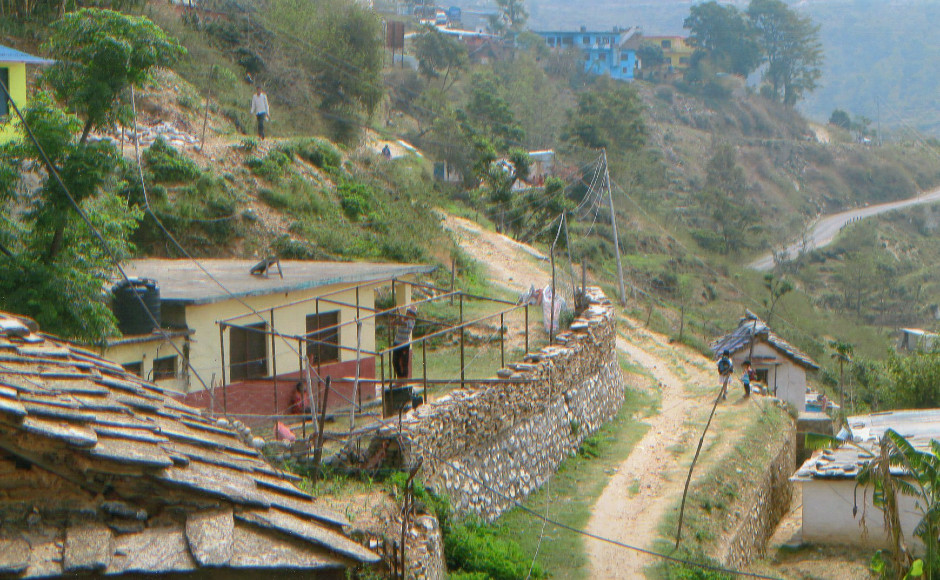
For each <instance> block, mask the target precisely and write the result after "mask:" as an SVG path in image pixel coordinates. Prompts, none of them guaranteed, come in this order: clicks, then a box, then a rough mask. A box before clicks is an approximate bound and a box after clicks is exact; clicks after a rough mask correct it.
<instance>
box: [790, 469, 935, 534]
mask: <svg viewBox="0 0 940 580" xmlns="http://www.w3.org/2000/svg"><path fill="white" fill-rule="evenodd" d="M802 485H803V541H804V542H807V543H817V544H851V545H856V546H864V547H870V548H886V547H888V546H889V544H890V539H889V538H888V536H887V534H886V533H885V531H884V519H883V514H882V512H881V511H880V510H878V509H877V508H875V507H874V506H873V505H872V502H871V490H870V489H869V490H867V493H866V489H865V488H862V487H859V488H858V493H857V497H858V514H857V515H856V516H854V517H853V516H852V506H853V505H854V501H855V500H854V499H853V495H854V490H855V480H853V479H833V480H822V479H814V480H812V481H807V482H803V483H802ZM899 501H900V508H901V514H900V515H901V529H902V530H903V532H904V538H905V540H906V541H907V542H908V545H910V546H912V547H914V548H915V549H919V548H920V547H921V544H920V542H919V541H917V540H916V539H913V536H912V534H911V532H912V531H913V530H914V528H915V527H916V526H917V522H919V521H920V519H921V517H922V516H921V514H920V513H919V512H918V511H917V510H916V508H915V505H914V500H913V498H910V497H907V496H901V497H900V500H899ZM863 516H864V522H863V519H862V518H863Z"/></svg>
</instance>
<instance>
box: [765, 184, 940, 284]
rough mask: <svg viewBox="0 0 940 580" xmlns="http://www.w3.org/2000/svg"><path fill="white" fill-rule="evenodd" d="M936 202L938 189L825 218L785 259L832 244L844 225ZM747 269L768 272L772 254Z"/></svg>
mask: <svg viewBox="0 0 940 580" xmlns="http://www.w3.org/2000/svg"><path fill="white" fill-rule="evenodd" d="M937 201H940V189H935V190H933V191H930V192H927V193H924V194H922V195H918V196H917V197H912V198H909V199H902V200H901V201H892V202H888V203H879V204H878V205H870V206H868V207H862V208H858V209H852V210H849V211H844V212H841V213H836V214H832V215H828V216H825V217H823V218H822V219H820V220H819V221H817V222H816V224H815V225H814V226H813V232H812V234H811V235H810V239H809V240H807V241H806V243H804V242H803V241H802V240H800V241H798V242H794V243H792V244H790V245H789V246H787V248H786V251H785V257H786V258H794V257H796V256H798V255H799V253H800V251H802V250H804V249H806V250H812V249H815V248H822V247H823V246H826V245H828V244H829V243H831V242H832V240H834V239H835V237H836V235H838V234H839V231H840V230H841V229H842V228H843V227H844V226H845V225H846V224H849V223H851V222H853V221H857V220H861V219H865V218H867V217H871V216H875V215H878V214H881V213H885V212H889V211H892V210H895V209H902V208H906V207H911V206H915V205H921V204H925V203H934V202H937ZM748 267H749V268H751V269H752V270H761V271H764V270H770V269H772V268H773V267H774V256H773V254H766V255H764V256H761V257H760V258H759V259H757V260H754V261H753V262H751V263H750V264H748Z"/></svg>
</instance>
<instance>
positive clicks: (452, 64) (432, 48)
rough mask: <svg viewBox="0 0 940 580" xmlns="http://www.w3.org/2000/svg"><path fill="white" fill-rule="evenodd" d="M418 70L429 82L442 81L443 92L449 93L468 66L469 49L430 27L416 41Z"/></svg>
mask: <svg viewBox="0 0 940 580" xmlns="http://www.w3.org/2000/svg"><path fill="white" fill-rule="evenodd" d="M414 45H415V56H416V57H417V59H418V70H419V71H421V74H422V75H424V76H425V77H426V78H427V79H428V80H431V79H437V78H440V79H441V90H442V91H444V92H447V90H448V89H450V87H452V86H453V84H454V83H455V82H457V79H458V78H459V73H460V71H461V70H463V68H464V67H465V66H466V65H467V48H466V46H464V44H463V43H462V42H460V41H459V40H457V39H456V38H454V37H452V36H448V35H446V34H444V33H443V32H441V31H440V30H438V29H437V28H434V27H428V29H427V30H426V31H424V32H423V33H421V34H419V35H418V36H417V37H416V38H415V40H414Z"/></svg>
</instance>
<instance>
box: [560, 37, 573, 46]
mask: <svg viewBox="0 0 940 580" xmlns="http://www.w3.org/2000/svg"><path fill="white" fill-rule="evenodd" d="M561 43H562V44H564V45H565V46H574V38H572V37H570V36H566V37H564V38H562V39H561Z"/></svg>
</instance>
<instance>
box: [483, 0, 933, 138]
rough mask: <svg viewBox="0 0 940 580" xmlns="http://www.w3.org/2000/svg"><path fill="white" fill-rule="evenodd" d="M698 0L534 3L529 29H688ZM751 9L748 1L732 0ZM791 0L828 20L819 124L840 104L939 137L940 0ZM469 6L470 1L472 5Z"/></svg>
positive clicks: (888, 125)
mask: <svg viewBox="0 0 940 580" xmlns="http://www.w3.org/2000/svg"><path fill="white" fill-rule="evenodd" d="M695 3H696V2H692V1H691V0H578V1H574V0H529V1H528V8H529V12H530V15H531V16H530V19H529V27H530V28H532V29H534V30H539V29H576V28H578V27H580V26H587V27H589V28H600V29H606V28H612V27H613V26H623V27H626V26H640V27H641V28H642V29H643V30H644V32H645V33H646V34H649V35H652V34H683V33H684V31H683V29H682V22H683V20H684V19H685V17H686V16H687V15H688V13H689V8H690V7H691V6H692V5H693V4H695ZM725 4H734V5H737V6H739V7H740V8H742V9H743V8H745V7H746V6H747V2H743V1H736V2H725ZM790 4H791V5H792V6H795V7H796V8H797V9H798V10H801V11H804V12H806V13H807V14H809V15H810V16H812V17H813V19H814V20H815V21H816V22H817V23H819V24H820V25H821V27H822V28H821V36H822V40H823V44H824V47H825V52H826V63H825V66H824V71H823V78H822V86H821V87H820V88H819V89H818V90H817V91H816V92H815V93H813V94H812V95H810V96H809V98H808V99H807V100H806V101H805V102H804V103H802V104H801V105H800V109H801V110H802V111H803V112H804V113H805V114H806V115H808V116H809V117H811V118H813V119H814V120H817V121H826V120H827V119H828V118H829V115H830V113H831V112H832V110H833V109H836V108H840V109H844V110H846V111H848V112H849V113H850V114H852V115H853V116H855V115H864V116H866V117H868V118H870V119H871V120H872V121H873V122H874V123H875V125H877V122H878V121H879V106H878V104H879V103H880V121H881V124H882V126H883V127H884V128H885V129H886V130H887V129H899V128H906V127H916V128H917V129H918V130H920V131H923V132H925V133H928V134H930V135H932V136H935V137H940V110H938V107H937V95H938V94H940V72H938V71H940V41H938V40H937V36H936V24H937V23H938V22H940V2H937V1H936V0H799V1H791V2H790ZM466 5H467V6H469V5H470V4H469V3H467V4H466Z"/></svg>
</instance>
